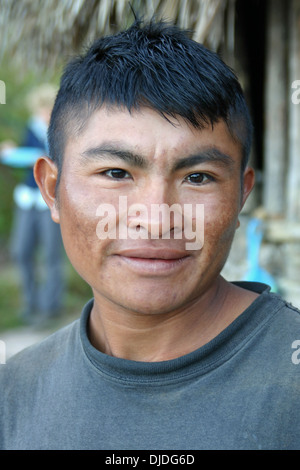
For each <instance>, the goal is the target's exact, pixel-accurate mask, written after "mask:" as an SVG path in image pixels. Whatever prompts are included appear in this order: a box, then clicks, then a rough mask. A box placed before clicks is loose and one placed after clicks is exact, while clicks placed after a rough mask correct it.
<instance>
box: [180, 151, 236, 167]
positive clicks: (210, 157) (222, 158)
mask: <svg viewBox="0 0 300 470" xmlns="http://www.w3.org/2000/svg"><path fill="white" fill-rule="evenodd" d="M201 163H213V164H214V165H217V166H219V167H224V168H226V167H229V168H230V167H232V166H233V165H234V160H233V158H232V157H230V156H229V155H227V154H225V153H223V152H221V151H220V150H218V149H217V148H215V147H212V148H205V149H203V150H201V151H200V152H199V153H196V154H194V155H188V156H187V157H183V158H180V159H179V160H177V161H176V162H175V163H174V166H173V171H178V170H183V169H185V168H190V167H192V166H195V165H199V164H201Z"/></svg>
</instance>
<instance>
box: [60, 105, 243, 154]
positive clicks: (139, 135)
mask: <svg viewBox="0 0 300 470" xmlns="http://www.w3.org/2000/svg"><path fill="white" fill-rule="evenodd" d="M67 125H68V127H72V128H73V132H72V134H73V135H69V138H68V139H67V143H66V144H68V143H69V144H71V146H72V147H73V148H75V149H78V150H79V151H80V154H82V155H83V156H85V157H86V156H90V157H91V156H92V155H94V156H95V154H96V153H98V154H99V151H100V147H101V149H102V150H107V151H106V152H105V153H106V156H107V155H108V154H112V153H114V155H116V154H117V151H118V150H120V151H121V152H123V153H125V152H130V153H131V154H136V157H137V158H136V160H137V159H139V158H140V157H141V156H145V155H146V153H147V151H145V149H146V150H147V149H149V154H151V152H152V153H153V152H156V150H155V146H156V144H157V145H159V147H160V151H159V152H158V154H160V155H161V154H163V153H164V152H166V153H168V152H172V149H173V148H179V152H184V151H185V152H184V153H185V155H187V154H188V155H189V154H191V153H192V154H197V153H202V151H206V150H207V149H210V157H211V158H210V160H211V161H212V160H215V161H217V160H219V161H221V160H222V158H220V155H221V154H222V153H223V154H224V155H227V156H228V155H229V154H230V153H231V152H230V151H228V148H229V147H230V146H233V147H239V153H240V145H239V144H238V142H237V141H236V140H235V139H233V136H232V134H231V133H230V132H229V130H228V127H227V124H226V123H225V122H224V121H219V122H217V123H216V124H214V125H211V124H210V125H206V126H205V127H204V128H199V129H196V128H195V127H193V126H192V125H190V124H189V123H187V122H186V121H185V120H184V119H183V118H182V117H181V116H175V117H170V119H169V118H168V116H166V117H164V116H162V115H161V114H160V113H159V112H157V111H156V110H153V109H152V108H146V107H144V108H140V109H138V110H132V111H129V110H128V109H127V108H123V107H117V106H101V107H100V108H98V109H95V110H94V111H93V112H89V110H88V109H82V111H81V116H80V117H79V116H77V118H76V117H75V116H74V115H73V116H72V117H71V121H70V122H69V123H68V124H67ZM74 138H75V140H74ZM224 143H225V144H226V145H225V146H224ZM72 144H73V145H72ZM78 144H79V145H78ZM228 144H229V145H228ZM189 146H190V147H189ZM67 147H68V145H66V147H65V150H67ZM180 147H182V149H180ZM223 147H224V148H223ZM217 152H219V155H217ZM102 154H103V152H102ZM182 156H184V155H182Z"/></svg>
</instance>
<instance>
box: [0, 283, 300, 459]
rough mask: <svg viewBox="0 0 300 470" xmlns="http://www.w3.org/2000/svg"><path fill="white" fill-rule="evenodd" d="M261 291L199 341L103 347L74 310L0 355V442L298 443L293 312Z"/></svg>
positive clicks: (299, 386) (67, 445)
mask: <svg viewBox="0 0 300 470" xmlns="http://www.w3.org/2000/svg"><path fill="white" fill-rule="evenodd" d="M243 287H247V288H250V289H251V290H255V291H256V292H262V293H261V295H260V296H259V297H258V298H257V299H256V300H255V301H254V302H253V304H252V305H251V306H250V307H249V308H247V309H246V310H245V311H244V312H243V313H242V314H241V315H240V316H239V317H238V318H237V319H236V320H235V321H234V322H233V323H232V324H231V325H229V326H228V327H227V328H226V329H225V330H224V331H222V332H221V333H220V334H219V335H218V336H217V337H216V338H214V339H213V340H212V341H210V342H209V343H207V344H206V345H205V346H203V347H201V348H200V349H198V350H196V351H194V352H192V353H190V354H187V355H185V356H182V357H179V358H177V359H173V360H171V361H163V362H154V363H147V362H135V361H129V360H125V359H119V358H115V357H111V356H107V355H105V354H103V353H101V352H99V351H98V350H96V349H95V348H94V347H93V346H92V345H91V343H90V342H89V339H88V336H87V328H86V326H87V320H88V317H89V313H90V310H91V307H92V302H93V301H90V302H89V303H88V304H87V305H86V306H85V308H84V310H83V312H82V315H81V318H80V319H79V320H77V321H75V322H74V323H72V324H71V325H69V326H67V327H66V328H64V329H62V330H60V331H58V332H56V333H54V334H53V335H52V336H50V337H49V338H47V339H46V340H44V341H43V342H42V343H40V344H39V345H35V346H32V347H30V348H29V349H27V350H24V351H23V352H21V353H19V354H18V355H16V356H15V357H14V358H12V359H11V360H9V361H8V363H7V364H6V365H0V393H1V406H0V449H22V450H24V449H25V450H26V449H31V450H33V449H50V450H52V449H54V450H55V449H68V450H74V449H75V450H80V449H91V450H92V449H105V450H121V449H127V450H132V449H135V450H136V449H147V450H155V449H160V450H161V449H163V450H175V449H181V450H183V449H189V450H191V449H278V450H279V449H300V364H299V363H298V362H300V361H298V360H297V358H298V357H299V358H300V353H299V355H298V356H297V350H295V349H294V346H293V345H295V344H297V342H296V343H295V341H296V340H300V312H299V311H298V310H296V309H295V308H294V307H292V306H291V305H289V304H287V303H286V302H285V301H283V300H282V299H281V298H280V297H279V296H278V295H276V294H272V293H270V292H269V289H267V288H266V286H264V285H262V284H253V283H252V284H248V285H246V284H243Z"/></svg>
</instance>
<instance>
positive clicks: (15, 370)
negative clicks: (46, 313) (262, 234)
mask: <svg viewBox="0 0 300 470" xmlns="http://www.w3.org/2000/svg"><path fill="white" fill-rule="evenodd" d="M78 336H79V320H75V321H74V322H72V323H71V324H69V325H67V326H65V327H63V328H61V329H59V330H57V331H56V332H54V333H52V334H51V335H49V336H48V337H46V338H45V339H44V340H42V341H41V342H39V343H36V344H34V345H32V346H29V347H27V348H26V349H23V350H22V351H20V352H19V353H17V354H15V355H14V356H12V357H11V358H10V359H9V360H8V361H7V363H6V364H3V365H1V366H0V384H1V382H2V380H4V381H5V385H6V386H7V385H8V382H9V381H10V379H13V380H14V383H15V384H16V383H17V382H18V380H23V379H24V377H26V378H27V380H30V377H31V376H33V375H34V376H37V375H38V374H40V373H45V371H47V370H48V369H49V368H52V367H55V364H57V363H58V362H60V361H62V360H64V358H65V357H66V356H68V354H69V352H70V351H71V349H74V344H76V342H77V341H78Z"/></svg>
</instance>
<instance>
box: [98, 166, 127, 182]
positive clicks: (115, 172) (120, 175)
mask: <svg viewBox="0 0 300 470" xmlns="http://www.w3.org/2000/svg"><path fill="white" fill-rule="evenodd" d="M100 174H101V175H105V176H107V177H108V178H112V179H118V180H122V179H126V178H130V174H129V173H128V172H127V171H125V170H122V169H121V168H112V169H110V170H105V171H103V172H101V173H100Z"/></svg>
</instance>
